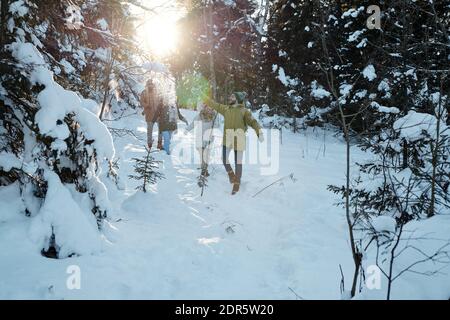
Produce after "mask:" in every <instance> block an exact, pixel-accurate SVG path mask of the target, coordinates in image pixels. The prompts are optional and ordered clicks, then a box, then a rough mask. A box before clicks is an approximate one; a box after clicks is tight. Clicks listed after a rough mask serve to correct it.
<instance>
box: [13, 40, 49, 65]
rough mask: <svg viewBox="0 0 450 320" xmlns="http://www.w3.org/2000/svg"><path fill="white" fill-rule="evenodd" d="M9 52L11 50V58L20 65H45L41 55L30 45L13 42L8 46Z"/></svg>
mask: <svg viewBox="0 0 450 320" xmlns="http://www.w3.org/2000/svg"><path fill="white" fill-rule="evenodd" d="M9 50H11V52H12V56H13V57H14V58H15V59H16V60H17V61H19V62H20V63H23V64H36V65H42V64H44V63H45V61H44V58H43V57H42V55H41V53H40V52H39V51H38V50H37V49H36V47H35V46H34V45H33V44H32V43H28V42H26V43H23V42H13V43H12V44H11V45H9Z"/></svg>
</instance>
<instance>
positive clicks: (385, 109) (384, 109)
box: [370, 101, 400, 114]
mask: <svg viewBox="0 0 450 320" xmlns="http://www.w3.org/2000/svg"><path fill="white" fill-rule="evenodd" d="M370 106H371V107H372V108H375V109H377V111H378V112H383V113H395V114H397V113H400V110H399V109H398V108H396V107H385V106H382V105H380V104H379V103H378V102H376V101H372V102H371V103H370Z"/></svg>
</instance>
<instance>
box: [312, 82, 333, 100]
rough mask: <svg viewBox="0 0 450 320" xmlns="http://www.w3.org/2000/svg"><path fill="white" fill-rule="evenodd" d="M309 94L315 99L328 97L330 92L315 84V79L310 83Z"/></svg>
mask: <svg viewBox="0 0 450 320" xmlns="http://www.w3.org/2000/svg"><path fill="white" fill-rule="evenodd" d="M311 89H312V90H311V96H313V97H314V98H316V99H323V98H328V97H329V96H330V95H331V93H330V92H328V91H327V90H325V89H324V88H323V87H322V86H320V85H317V81H313V82H312V83H311Z"/></svg>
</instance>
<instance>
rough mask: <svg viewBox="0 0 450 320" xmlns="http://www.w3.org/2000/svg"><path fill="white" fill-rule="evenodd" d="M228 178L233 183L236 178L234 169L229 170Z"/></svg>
mask: <svg viewBox="0 0 450 320" xmlns="http://www.w3.org/2000/svg"><path fill="white" fill-rule="evenodd" d="M227 173H228V179H229V180H230V183H231V184H233V183H234V180H235V179H236V175H235V174H234V172H233V170H231V171H228V172H227Z"/></svg>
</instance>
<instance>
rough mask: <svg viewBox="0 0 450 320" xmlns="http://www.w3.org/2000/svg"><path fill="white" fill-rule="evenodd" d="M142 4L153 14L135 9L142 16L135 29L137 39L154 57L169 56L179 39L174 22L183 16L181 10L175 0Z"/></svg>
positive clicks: (151, 0)
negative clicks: (150, 9) (151, 10)
mask: <svg viewBox="0 0 450 320" xmlns="http://www.w3.org/2000/svg"><path fill="white" fill-rule="evenodd" d="M142 3H143V4H144V5H145V6H146V7H148V8H152V9H153V12H144V11H143V10H140V9H136V10H137V12H138V13H139V14H140V15H141V16H142V22H141V24H140V25H139V27H138V28H137V37H138V39H139V40H140V41H141V42H142V45H143V46H144V47H145V48H147V49H148V50H149V51H151V53H153V54H154V55H156V56H159V57H161V56H165V55H168V54H170V52H171V51H172V50H173V49H174V48H175V47H176V44H177V39H178V37H179V31H178V30H177V26H176V22H177V20H178V19H179V18H180V17H181V16H182V15H183V10H182V8H181V7H180V6H179V4H178V3H177V1H176V0H168V1H167V0H166V1H164V0H143V1H142Z"/></svg>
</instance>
